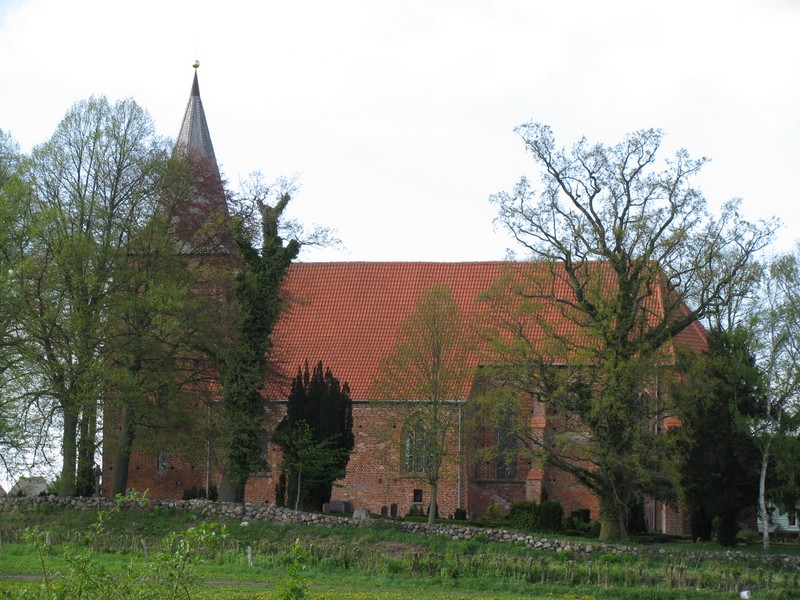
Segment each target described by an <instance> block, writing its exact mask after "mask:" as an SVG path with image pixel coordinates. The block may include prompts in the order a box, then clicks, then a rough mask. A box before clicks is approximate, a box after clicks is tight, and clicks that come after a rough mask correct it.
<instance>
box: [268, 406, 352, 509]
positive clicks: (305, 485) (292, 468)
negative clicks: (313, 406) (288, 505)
mask: <svg viewBox="0 0 800 600" xmlns="http://www.w3.org/2000/svg"><path fill="white" fill-rule="evenodd" d="M280 439H281V445H282V446H283V448H284V451H283V462H282V464H281V472H282V473H284V474H285V475H286V480H287V484H288V485H287V486H286V487H287V492H288V496H289V498H288V500H289V501H291V497H292V496H294V508H295V510H299V508H300V507H301V506H303V507H308V508H314V509H317V510H318V509H319V508H321V505H319V504H318V502H316V501H315V502H314V504H310V502H311V501H312V498H311V495H312V493H313V491H314V490H317V492H316V493H317V494H320V493H321V492H320V491H319V490H323V491H324V490H325V489H330V486H331V483H332V482H333V481H334V480H336V479H338V478H339V477H343V476H344V468H343V467H341V466H340V465H341V464H343V463H344V464H346V463H347V458H348V452H347V450H345V449H344V448H342V447H341V446H339V445H338V444H337V441H336V437H329V438H325V439H323V440H321V441H320V440H317V439H316V438H315V436H314V431H313V430H312V429H311V426H310V425H309V424H308V423H306V422H305V421H297V422H295V423H294V424H293V425H292V427H291V428H288V427H287V428H285V430H284V431H283V432H282V433H281V438H280ZM328 497H329V498H330V493H328Z"/></svg>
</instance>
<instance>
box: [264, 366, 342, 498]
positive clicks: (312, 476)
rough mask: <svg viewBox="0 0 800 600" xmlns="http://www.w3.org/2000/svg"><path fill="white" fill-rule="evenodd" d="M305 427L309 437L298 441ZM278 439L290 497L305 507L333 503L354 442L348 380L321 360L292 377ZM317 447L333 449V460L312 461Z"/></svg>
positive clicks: (322, 449)
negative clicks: (301, 486)
mask: <svg viewBox="0 0 800 600" xmlns="http://www.w3.org/2000/svg"><path fill="white" fill-rule="evenodd" d="M303 427H307V428H308V430H309V435H310V439H309V440H305V441H303V443H302V444H300V443H299V442H298V439H300V438H298V436H299V435H300V434H304V432H303V431H302V428H303ZM298 428H300V429H298ZM275 437H276V442H278V443H279V444H280V445H281V447H282V448H283V451H284V455H285V456H287V457H289V460H288V462H286V463H285V466H287V468H288V472H287V480H288V483H289V486H288V493H289V496H290V497H291V496H293V495H294V496H296V498H298V499H300V500H302V504H303V505H304V506H307V507H309V508H313V509H316V510H319V509H320V508H322V505H323V504H324V503H326V502H329V501H330V499H331V493H332V491H333V482H334V480H336V479H338V478H340V477H343V476H344V474H345V469H346V468H347V463H348V462H349V460H350V452H351V451H352V450H353V446H354V445H355V438H354V436H353V402H352V400H351V399H350V388H349V386H348V385H347V383H346V382H345V383H344V385H342V384H341V383H340V382H339V380H338V379H337V378H336V377H334V375H333V373H331V370H330V369H323V366H322V361H319V362H318V363H317V364H316V365H315V366H314V369H313V372H309V369H308V363H306V365H305V369H304V370H300V369H298V372H297V376H296V377H295V378H294V380H293V381H292V388H291V392H290V394H289V399H288V403H287V408H286V416H285V417H284V418H283V420H282V421H281V422H280V424H279V425H278V427H277V429H276V432H275ZM298 444H299V445H298ZM317 449H319V450H320V451H321V452H323V453H329V454H330V455H331V459H330V460H321V459H320V458H318V457H315V458H314V460H310V459H309V457H310V456H311V454H312V450H313V451H316V450H317ZM298 470H302V472H303V477H304V479H305V487H304V490H303V493H302V494H300V490H299V481H300V479H299V473H298ZM293 475H298V477H296V478H295V477H293ZM296 504H297V503H296Z"/></svg>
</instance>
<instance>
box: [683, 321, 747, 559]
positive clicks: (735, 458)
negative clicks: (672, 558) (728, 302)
mask: <svg viewBox="0 0 800 600" xmlns="http://www.w3.org/2000/svg"><path fill="white" fill-rule="evenodd" d="M678 371H679V372H680V373H681V375H680V378H679V379H676V380H674V382H673V385H672V389H671V393H672V397H673V399H674V411H675V416H677V417H679V418H680V419H681V421H682V423H683V425H682V427H679V428H677V429H675V430H673V431H672V434H673V435H674V436H676V437H677V438H678V439H679V441H680V443H681V446H682V448H683V453H682V458H681V459H680V469H679V470H680V473H681V486H682V488H683V490H684V498H685V501H686V504H687V507H688V509H689V511H690V526H691V534H692V539H695V540H696V539H698V538H699V539H701V540H705V541H707V540H710V539H711V535H712V532H713V527H712V524H713V523H714V520H715V519H716V534H717V540H718V541H719V543H720V544H722V545H723V546H731V545H734V544H736V535H737V533H738V531H739V523H740V521H741V517H742V516H743V515H744V513H745V511H747V510H749V509H752V507H753V499H754V498H755V497H756V496H757V494H758V478H759V467H760V460H759V452H758V447H757V446H756V444H755V442H754V440H753V437H752V435H751V431H750V423H751V422H752V420H753V418H755V417H757V416H759V415H760V414H761V413H762V411H763V394H762V392H763V390H762V386H761V375H760V372H759V370H758V367H757V365H756V362H755V358H754V356H753V353H752V351H751V350H750V344H749V341H748V336H747V334H746V332H744V331H743V330H741V329H738V330H734V331H733V332H730V333H728V332H723V331H719V330H712V331H710V332H709V333H708V350H707V351H706V352H692V351H689V350H684V351H683V352H681V354H680V359H679V362H678Z"/></svg>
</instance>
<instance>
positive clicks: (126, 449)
mask: <svg viewBox="0 0 800 600" xmlns="http://www.w3.org/2000/svg"><path fill="white" fill-rule="evenodd" d="M121 420H122V432H121V433H120V436H119V442H118V444H117V451H116V452H115V453H114V473H113V474H112V476H111V497H112V498H114V497H116V495H117V494H125V492H126V491H127V488H128V469H129V467H130V463H131V452H132V451H133V441H134V438H135V435H136V425H135V417H134V414H133V409H132V408H131V407H130V406H128V405H127V404H125V405H123V407H122V417H121Z"/></svg>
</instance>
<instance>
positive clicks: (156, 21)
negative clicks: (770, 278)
mask: <svg viewBox="0 0 800 600" xmlns="http://www.w3.org/2000/svg"><path fill="white" fill-rule="evenodd" d="M0 6H2V8H1V9H0V81H2V93H0V128H2V129H4V130H7V131H10V132H11V134H12V135H13V136H14V137H15V138H16V140H17V141H18V142H19V143H20V144H21V146H22V148H23V150H25V151H29V150H30V149H31V148H32V146H33V145H34V144H37V143H40V142H42V141H44V140H45V139H47V138H48V137H49V136H50V134H51V133H52V132H53V130H54V128H55V126H56V124H57V123H58V122H59V121H60V119H61V118H62V117H63V115H64V113H65V112H66V110H67V109H68V108H69V107H70V106H71V105H72V103H73V102H75V101H77V100H79V99H82V98H86V97H88V96H90V95H92V94H95V95H101V94H102V95H106V96H108V97H109V98H110V99H112V100H113V99H117V98H122V97H128V96H130V97H133V98H134V99H135V100H136V101H137V102H138V103H139V104H141V105H142V106H143V107H145V108H146V109H148V110H149V111H150V113H151V114H152V116H153V118H154V119H155V122H156V125H157V127H158V130H159V132H160V133H161V134H163V135H166V136H169V137H173V138H174V137H175V136H176V135H177V133H178V129H179V127H180V123H181V118H182V116H183V112H184V109H185V106H186V102H187V100H188V96H189V92H190V88H191V82H192V76H193V69H192V66H191V65H192V62H193V61H194V59H195V58H198V59H199V60H200V62H201V67H200V70H199V77H200V91H201V95H202V99H203V104H204V107H205V111H206V116H207V117H208V122H209V128H210V130H211V136H212V139H213V142H214V146H215V150H216V154H217V158H218V160H219V162H220V166H221V168H222V170H223V172H224V174H225V175H226V177H227V178H228V180H229V181H230V182H232V183H236V182H237V181H239V180H240V179H241V178H243V177H246V176H247V175H248V173H250V172H251V171H254V170H259V171H261V172H262V173H264V175H265V176H266V177H267V178H268V179H272V178H274V177H276V176H278V175H292V174H298V175H299V177H300V179H299V181H300V184H301V189H300V192H299V194H298V195H297V196H296V197H295V199H294V200H293V203H292V209H293V213H294V215H295V216H296V217H297V218H298V219H300V220H301V221H302V222H304V223H306V224H311V223H314V222H316V223H319V224H322V225H326V226H329V227H332V228H334V229H336V230H337V231H338V235H339V237H340V238H341V239H342V241H343V244H344V246H345V248H344V249H342V250H336V251H334V250H326V251H306V252H304V253H303V255H302V257H301V258H302V259H303V260H496V259H502V258H504V256H505V253H506V248H507V247H509V245H510V241H509V240H508V239H506V238H505V237H504V236H503V235H502V234H501V233H500V232H496V231H495V230H494V228H493V225H492V221H493V219H494V217H495V210H494V208H493V207H492V206H491V205H490V204H489V200H488V198H489V196H490V195H491V194H492V193H495V192H497V191H500V190H502V189H510V188H511V187H512V186H513V184H514V183H515V182H516V180H517V179H518V178H519V176H520V175H523V174H533V175H534V177H535V171H534V170H533V163H532V161H531V159H530V158H528V157H527V156H526V155H525V152H524V149H523V145H522V143H521V141H520V139H519V138H518V137H517V136H516V135H515V134H514V132H513V128H514V127H515V126H516V125H518V124H520V123H523V122H525V121H528V120H531V119H533V120H536V121H540V122H543V123H547V124H549V125H550V126H551V127H552V128H553V131H554V133H555V135H556V138H557V141H558V142H559V143H560V144H563V145H565V146H569V145H571V144H572V143H573V142H574V141H576V140H577V139H578V138H580V137H581V136H582V135H585V136H587V137H588V138H589V139H590V140H591V141H602V142H605V143H608V144H612V143H616V142H617V141H619V140H620V139H621V137H622V136H623V135H624V134H625V133H627V132H630V131H634V130H637V129H642V128H650V127H658V128H662V129H663V130H664V131H665V132H666V141H665V148H666V149H668V150H669V152H670V153H671V152H673V151H674V150H676V149H678V148H681V147H684V148H686V149H688V150H689V152H690V153H691V154H692V155H693V156H695V157H700V156H707V157H709V158H711V159H712V162H711V163H710V164H708V165H707V166H706V167H705V169H704V171H703V174H702V176H700V177H699V178H697V180H696V182H697V184H698V185H699V186H700V187H701V188H702V189H703V191H704V192H705V195H706V197H707V198H708V201H709V204H710V206H711V207H712V208H716V207H718V206H719V205H720V204H721V203H722V202H724V201H726V200H728V199H730V198H733V197H741V198H743V200H744V203H743V207H744V212H745V214H746V216H747V217H748V218H750V219H753V220H755V219H758V218H762V217H770V216H779V217H780V218H781V219H782V220H783V221H784V229H783V232H782V234H781V237H780V246H781V247H783V248H789V247H790V246H791V245H792V244H793V243H794V242H795V241H796V240H797V239H798V238H800V228H799V227H798V224H797V217H798V216H800V202H799V201H800V198H798V195H800V192H798V186H797V183H796V179H797V175H798V167H800V109H799V107H800V42H798V35H800V34H798V32H800V2H798V1H797V0H749V1H747V0H746V1H738V0H706V1H704V0H673V1H669V2H667V1H665V0H662V1H658V2H656V1H652V2H642V1H641V0H636V1H615V0H605V1H602V2H599V1H595V0H572V1H557V2H556V1H552V0H550V1H546V2H545V1H539V0H505V1H504V0H459V1H456V0H452V1H440V0H404V1H402V2H399V1H391V2H390V1H381V0H340V1H337V2H331V1H325V0H306V1H303V0H298V1H294V2H274V1H271V0H266V1H263V2H251V1H244V0H226V2H224V3H222V2H203V1H194V2H186V1H173V0H157V1H156V0H139V1H137V2H129V1H128V2H122V1H117V0H70V1H68V2H65V1H63V0H0ZM665 156H666V153H665Z"/></svg>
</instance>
